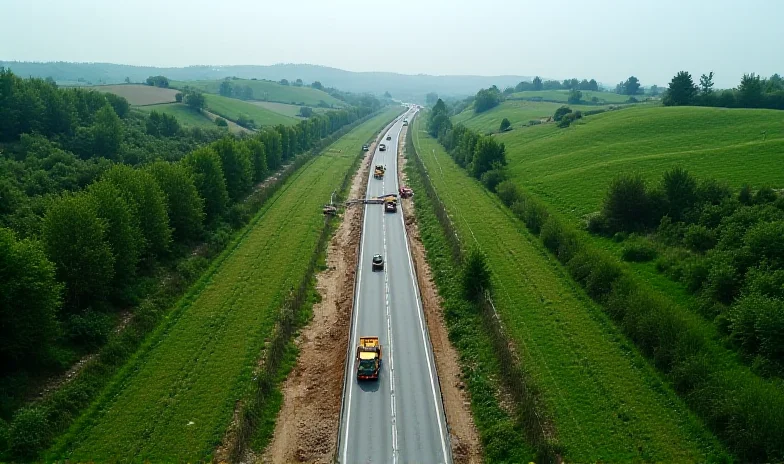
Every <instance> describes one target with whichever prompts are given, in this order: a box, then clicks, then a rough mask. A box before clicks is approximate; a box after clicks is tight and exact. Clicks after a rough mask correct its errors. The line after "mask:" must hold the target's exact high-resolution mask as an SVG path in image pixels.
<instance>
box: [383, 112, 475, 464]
mask: <svg viewBox="0 0 784 464" xmlns="http://www.w3.org/2000/svg"><path fill="white" fill-rule="evenodd" d="M407 130H408V127H404V128H403V132H402V133H401V135H400V136H401V138H403V139H405V134H406V131H407ZM403 153H404V144H401V145H400V147H399V149H398V163H397V165H398V170H399V172H398V176H399V179H400V183H401V185H406V181H407V177H406V173H405V165H406V159H405V157H404V156H403ZM402 207H403V210H404V211H405V213H406V231H407V232H408V241H409V245H410V247H411V254H412V259H413V261H414V268H415V269H416V274H417V280H418V284H419V293H420V296H421V297H422V308H423V309H424V312H425V318H426V320H427V330H428V332H429V333H430V342H431V343H432V345H433V352H434V353H435V358H436V369H438V378H439V380H440V382H441V395H442V397H443V401H444V411H445V412H446V422H447V424H448V425H449V433H450V439H451V442H452V457H453V459H454V462H456V463H459V464H464V463H465V464H467V463H480V462H482V447H481V442H480V441H479V433H478V432H477V430H476V426H475V425H474V418H473V416H472V415H471V406H470V404H471V403H470V398H469V397H468V394H467V393H466V391H465V385H464V384H463V381H462V378H461V370H460V363H459V361H458V359H459V358H458V355H457V351H456V350H455V348H454V347H453V346H452V344H451V343H449V338H448V335H447V328H446V324H445V322H444V317H443V314H442V313H441V299H440V297H439V296H438V290H437V289H436V285H435V283H434V282H433V279H432V274H431V272H430V266H429V265H428V264H427V261H426V260H425V247H424V245H423V244H422V240H421V238H420V236H419V228H418V227H417V223H416V219H415V217H414V201H413V200H412V199H410V198H408V199H404V200H402Z"/></svg>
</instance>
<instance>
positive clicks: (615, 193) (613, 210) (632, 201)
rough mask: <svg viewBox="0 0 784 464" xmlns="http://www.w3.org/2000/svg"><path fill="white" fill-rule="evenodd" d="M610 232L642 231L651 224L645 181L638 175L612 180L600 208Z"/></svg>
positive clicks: (628, 175) (621, 176)
mask: <svg viewBox="0 0 784 464" xmlns="http://www.w3.org/2000/svg"><path fill="white" fill-rule="evenodd" d="M602 215H603V216H604V217H605V218H606V219H607V222H608V225H609V226H610V229H611V230H612V231H618V230H625V231H635V230H643V229H644V228H645V227H646V226H647V225H648V224H650V222H651V204H650V200H649V198H648V189H647V186H646V185H645V181H644V180H643V178H642V176H640V175H639V174H621V175H619V176H617V177H615V178H614V179H613V181H612V182H611V183H610V187H609V189H608V191H607V197H606V198H605V200H604V205H603V207H602Z"/></svg>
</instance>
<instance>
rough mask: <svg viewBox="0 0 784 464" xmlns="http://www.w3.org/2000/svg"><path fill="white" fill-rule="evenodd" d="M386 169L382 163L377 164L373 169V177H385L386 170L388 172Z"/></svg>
mask: <svg viewBox="0 0 784 464" xmlns="http://www.w3.org/2000/svg"><path fill="white" fill-rule="evenodd" d="M386 170H387V168H385V167H384V166H382V165H380V164H377V165H376V168H375V169H374V170H373V177H375V178H376V179H381V178H382V177H384V172H386Z"/></svg>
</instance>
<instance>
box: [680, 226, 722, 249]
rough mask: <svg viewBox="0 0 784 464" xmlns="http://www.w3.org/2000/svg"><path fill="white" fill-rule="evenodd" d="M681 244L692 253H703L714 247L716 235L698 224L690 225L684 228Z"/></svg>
mask: <svg viewBox="0 0 784 464" xmlns="http://www.w3.org/2000/svg"><path fill="white" fill-rule="evenodd" d="M683 243H684V244H685V245H686V246H687V247H688V248H689V249H690V250H693V251H698V252H700V253H704V252H706V251H708V250H710V249H711V248H713V247H715V246H716V234H715V233H714V232H713V231H712V230H710V229H708V228H707V227H705V226H703V225H700V224H691V225H690V226H688V227H687V228H686V233H685V234H684V236H683Z"/></svg>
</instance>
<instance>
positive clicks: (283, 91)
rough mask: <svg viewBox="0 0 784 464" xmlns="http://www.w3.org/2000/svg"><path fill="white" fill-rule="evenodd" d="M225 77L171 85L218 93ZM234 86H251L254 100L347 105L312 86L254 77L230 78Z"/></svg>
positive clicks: (316, 104) (315, 104) (172, 83)
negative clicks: (287, 83)
mask: <svg viewBox="0 0 784 464" xmlns="http://www.w3.org/2000/svg"><path fill="white" fill-rule="evenodd" d="M221 82H223V79H215V80H204V81H171V82H170V84H169V85H171V86H172V87H176V88H184V87H186V86H187V87H191V88H194V89H199V90H201V91H203V92H207V93H212V94H218V93H219V90H220V85H221ZM229 82H230V83H231V85H232V86H246V85H247V86H249V87H250V88H251V89H253V100H264V101H271V102H279V103H288V104H293V105H308V106H318V104H319V102H321V101H323V102H324V103H326V104H327V105H331V106H335V107H343V106H346V104H345V103H343V102H342V101H340V100H338V99H337V98H335V97H333V96H332V95H330V94H328V93H327V92H324V91H323V90H318V89H314V88H312V87H307V86H303V87H297V86H294V85H281V84H279V83H277V82H271V81H265V80H252V79H230V80H229Z"/></svg>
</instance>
